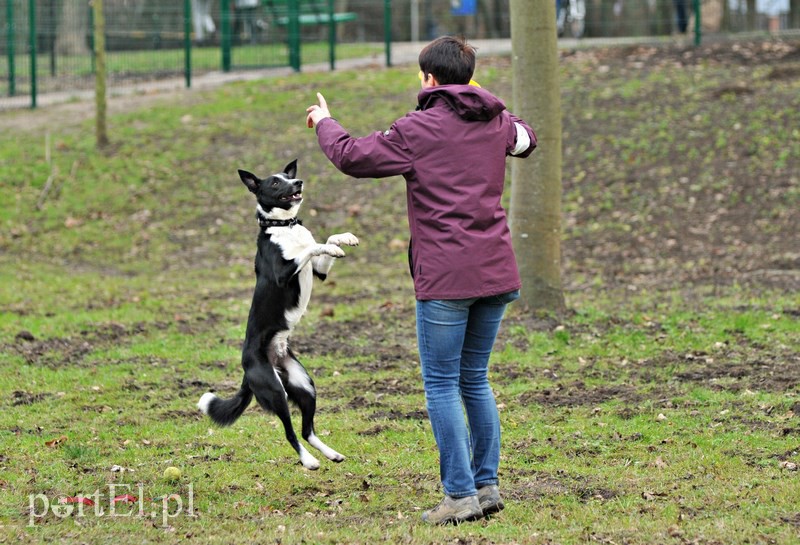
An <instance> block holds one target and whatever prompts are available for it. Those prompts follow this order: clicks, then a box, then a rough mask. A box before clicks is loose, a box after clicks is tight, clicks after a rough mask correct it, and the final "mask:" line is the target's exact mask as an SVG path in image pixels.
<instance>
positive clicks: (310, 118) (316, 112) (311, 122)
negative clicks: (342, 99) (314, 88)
mask: <svg viewBox="0 0 800 545" xmlns="http://www.w3.org/2000/svg"><path fill="white" fill-rule="evenodd" d="M317 99H318V100H319V105H317V104H312V105H311V106H309V107H308V108H306V112H308V115H307V116H306V126H307V127H308V128H309V129H312V128H314V127H316V126H317V123H319V122H320V120H322V119H325V118H326V117H330V116H331V112H330V111H329V110H328V103H327V102H325V97H324V96H322V93H317Z"/></svg>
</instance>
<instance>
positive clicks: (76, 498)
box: [58, 496, 94, 507]
mask: <svg viewBox="0 0 800 545" xmlns="http://www.w3.org/2000/svg"><path fill="white" fill-rule="evenodd" d="M58 503H82V504H83V505H88V506H90V507H91V506H92V505H94V502H93V501H92V500H90V499H89V498H84V497H83V496H68V497H66V498H61V499H59V500H58Z"/></svg>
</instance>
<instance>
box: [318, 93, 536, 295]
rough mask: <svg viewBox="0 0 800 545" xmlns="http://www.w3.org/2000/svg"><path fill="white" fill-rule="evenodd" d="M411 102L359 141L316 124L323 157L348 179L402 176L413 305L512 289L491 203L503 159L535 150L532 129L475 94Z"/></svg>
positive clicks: (507, 251)
mask: <svg viewBox="0 0 800 545" xmlns="http://www.w3.org/2000/svg"><path fill="white" fill-rule="evenodd" d="M418 100H419V106H418V109H417V111H415V112H412V113H409V114H408V115H406V116H405V117H403V118H401V119H398V120H397V121H395V123H394V124H393V125H392V126H391V128H390V129H389V130H387V131H386V132H376V133H373V134H371V135H369V136H365V137H363V138H353V137H352V136H350V135H349V134H348V133H347V131H345V129H344V128H342V126H341V125H340V124H339V122H338V121H336V120H334V119H331V118H325V119H322V120H320V121H319V123H317V129H316V130H317V137H318V138H319V144H320V147H321V148H322V151H323V152H324V153H325V155H327V157H328V159H330V161H331V162H332V163H333V164H334V165H335V166H336V168H338V169H339V170H341V171H342V172H343V173H345V174H347V175H350V176H354V177H356V178H368V177H369V178H381V177H385V176H395V175H403V177H404V178H405V179H406V196H407V201H408V224H409V227H410V229H411V252H410V256H411V271H412V275H413V277H414V288H415V290H416V296H417V299H419V300H430V299H468V298H472V297H486V296H489V295H499V294H502V293H506V292H509V291H513V290H516V289H519V288H520V279H519V272H518V271H517V263H516V259H515V257H514V250H513V248H512V246H511V233H510V231H509V229H508V224H507V221H506V213H505V210H503V207H502V206H501V205H500V198H501V196H502V194H503V184H504V182H505V159H506V156H507V155H512V154H513V155H515V156H518V157H527V156H528V155H530V153H531V152H532V151H533V149H534V148H535V147H536V136H535V134H534V132H533V130H532V129H531V128H530V127H529V126H528V125H527V124H526V123H525V122H524V121H522V120H520V119H519V118H518V117H516V116H514V115H513V114H511V113H509V112H508V111H506V109H505V104H503V102H502V101H501V100H500V99H499V98H497V97H495V96H494V95H492V94H491V93H489V92H488V91H486V90H484V89H481V88H479V87H474V86H469V85H442V86H437V87H432V88H428V89H423V90H422V91H421V92H420V93H419V97H418ZM518 135H519V137H518ZM515 148H516V149H515Z"/></svg>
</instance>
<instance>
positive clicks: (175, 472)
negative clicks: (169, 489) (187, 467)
mask: <svg viewBox="0 0 800 545" xmlns="http://www.w3.org/2000/svg"><path fill="white" fill-rule="evenodd" d="M164 478H165V479H166V480H168V481H177V480H179V479H180V478H181V470H180V469H178V468H177V467H172V466H170V467H168V468H167V469H165V470H164Z"/></svg>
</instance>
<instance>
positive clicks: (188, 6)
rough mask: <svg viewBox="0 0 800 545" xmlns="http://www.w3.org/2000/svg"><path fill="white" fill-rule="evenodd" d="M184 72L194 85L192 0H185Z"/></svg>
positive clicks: (187, 82) (190, 84)
mask: <svg viewBox="0 0 800 545" xmlns="http://www.w3.org/2000/svg"><path fill="white" fill-rule="evenodd" d="M183 61H184V62H183V74H184V77H185V78H186V87H191V86H192V0H183Z"/></svg>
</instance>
